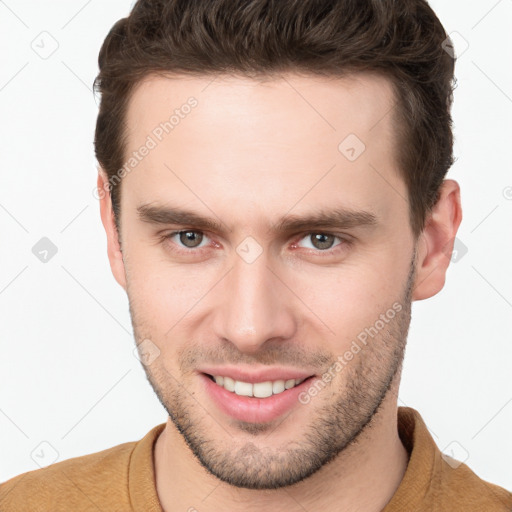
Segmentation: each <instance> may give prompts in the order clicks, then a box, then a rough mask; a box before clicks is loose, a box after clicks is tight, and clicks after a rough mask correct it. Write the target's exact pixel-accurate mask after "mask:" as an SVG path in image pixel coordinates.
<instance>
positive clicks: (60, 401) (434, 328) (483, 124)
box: [0, 0, 512, 489]
mask: <svg viewBox="0 0 512 512" xmlns="http://www.w3.org/2000/svg"><path fill="white" fill-rule="evenodd" d="M131 3H132V2H130V1H128V0H109V1H108V2H106V1H100V0H90V1H88V2H86V1H85V0H60V1H58V0H51V1H45V2H40V1H35V0H6V1H5V2H3V1H0V38H1V48H2V49H1V55H2V58H1V66H0V108H1V124H0V140H1V148H2V151H1V172H0V177H1V181H0V234H1V242H0V243H1V251H0V315H1V317H0V320H1V323H0V354H1V355H0V482H1V481H5V480H7V479H9V478H11V477H13V476H15V475H18V474H20V473H23V472H26V471H29V470H33V469H37V468H38V467H39V466H38V465H37V463H36V462H35V460H37V457H35V456H34V453H43V452H44V453H45V455H44V457H43V459H42V460H41V459H39V461H40V464H42V465H44V464H46V463H51V462H53V460H54V458H53V457H52V456H53V455H54V452H53V451H52V448H50V447H49V446H48V445H47V444H43V445H42V446H40V443H42V442H45V443H49V444H50V445H51V446H52V447H53V449H55V450H56V451H57V452H58V455H55V457H58V458H57V460H58V461H59V460H64V459H67V458H70V457H75V456H80V455H84V454H88V453H93V452H96V451H99V450H103V449H105V448H109V447H111V446H115V445H117V444H120V443H123V442H127V441H133V440H138V439H140V438H142V437H143V436H144V435H145V434H146V433H147V432H148V431H149V430H150V429H151V428H152V427H153V426H155V425H157V424H159V423H163V422H164V421H165V420H166V413H165V411H164V409H163V408H162V406H161V405H160V403H159V402H158V400H157V398H156V396H155V395H154V393H153V391H152V389H151V387H150V385H149V384H148V383H147V381H146V378H145V374H144V371H143V369H142V367H141V364H140V362H139V361H138V360H137V359H136V358H135V356H134V354H133V350H134V346H135V344H134V341H133V336H132V330H131V323H130V318H129V313H128V301H127V298H126V296H125V294H124V291H123V290H122V289H121V288H120V287H119V286H118V285H117V283H116V282H115V281H114V279H113V277H112V275H111V273H110V268H109V266H108V260H107V254H106V239H105V234H104V231H103V227H102V225H101V222H100V217H99V208H98V202H97V200H96V199H95V198H94V197H93V195H92V190H93V188H94V186H95V180H96V162H95V159H94V153H93V134H94V127H95V120H96V115H97V103H96V100H95V99H94V97H93V94H92V91H91V86H92V83H93V80H94V77H95V76H96V73H97V55H98V51H99V48H100V45H101V43H102V41H103V39H104V37H105V36H106V34H107V32H108V30H109V29H110V27H111V26H112V24H113V23H114V22H115V21H116V20H117V19H119V18H120V17H123V16H125V15H127V14H128V12H129V9H130V5H131ZM430 3H431V5H432V7H433V9H434V10H435V11H436V13H437V14H438V16H439V18H440V19H441V21H442V23H443V25H444V26H445V28H446V30H447V32H448V33H452V32H453V31H456V32H458V33H459V34H460V36H455V37H454V41H455V46H456V49H457V52H458V53H459V54H460V53H462V50H464V49H465V44H469V47H468V49H467V50H466V51H465V52H464V53H462V54H461V55H460V57H459V60H458V63H457V66H456V76H457V78H458V87H457V89H456V91H455V105H454V111H453V115H454V122H455V136H456V145H455V155H456V157H457V162H456V163H455V165H454V166H453V168H452V169H451V171H450V172H449V174H448V177H450V178H453V179H456V180H458V182H459V183H460V185H461V189H462V204H463V209H464V220H463V222H462V225H461V228H460V231H459V235H458V238H459V239H460V242H461V243H463V244H464V246H466V247H467V250H468V251H467V253H466V254H464V255H463V256H462V257H459V259H458V261H457V262H456V263H453V264H452V265H451V267H450V269H449V272H448V278H447V284H446V286H445V288H444V290H443V291H442V292H441V293H440V294H439V295H437V296H436V297H434V298H432V299H430V300H428V301H423V302H420V303H415V304H414V306H413V321H412V325H411V330H410V336H409V343H408V349H407V354H406V359H405V368H404V374H403V379H402V386H401V391H400V401H399V404H400V405H408V406H411V407H414V408H416V409H417V410H419V411H420V413H421V414H422V416H423V418H424V420H425V422H426V423H427V425H428V427H429V429H430V430H431V432H432V434H433V436H434V439H435V440H436V442H437V443H438V445H439V447H440V448H441V449H445V448H446V451H448V452H451V450H450V448H447V447H448V445H450V443H452V444H451V447H452V448H453V447H454V448H455V449H454V451H453V455H454V456H455V457H456V458H460V459H465V458H466V457H468V458H467V460H466V463H467V464H468V465H469V466H470V467H471V468H472V469H473V470H474V471H475V472H476V473H477V474H478V475H479V476H480V477H482V478H484V479H485V480H488V481H491V482H494V483H496V484H498V485H501V486H503V487H506V488H508V489H512V464H511V461H512V437H511V432H512V384H511V356H512V335H511V328H512V269H511V265H510V262H511V261H512V236H511V233H512V200H511V199H512V188H511V187H512V172H511V164H510V152H509V151H510V145H511V143H512V123H511V119H512V66H511V65H510V63H511V55H512V52H511V50H512V35H511V30H510V26H511V23H512V0H501V1H499V2H497V1H496V0H479V1H478V2H468V1H467V0H450V2H446V1H444V0H436V1H432V2H430ZM44 31H45V32H47V33H45V34H43V35H40V34H41V32H44ZM48 34H51V35H48ZM42 38H45V39H44V47H45V49H46V51H48V50H49V49H52V44H53V45H55V46H56V44H57V43H58V48H57V49H56V51H55V53H53V54H52V55H51V56H49V57H48V58H47V59H43V58H41V57H40V56H39V55H38V54H37V53H36V52H35V51H34V49H33V47H35V48H37V45H40V47H41V46H42V43H41V40H42ZM52 38H53V39H54V40H55V41H56V43H55V42H53V39H52ZM462 38H464V39H462ZM464 40H466V41H467V43H464ZM33 41H34V42H33ZM39 51H40V52H41V51H43V50H42V49H39ZM42 237H48V238H49V239H50V240H51V241H52V242H53V243H54V244H55V245H56V246H57V248H58V252H57V254H56V255H55V256H54V257H53V258H52V259H51V260H50V261H49V262H48V263H42V262H41V261H39V260H38V259H37V258H36V257H35V256H34V254H33V253H32V247H33V246H34V245H35V244H36V243H37V242H38V241H39V240H40V239H41V238H42ZM460 254H462V253H459V256H460ZM454 441H455V442H456V443H455V444H454V443H453V442H454ZM31 456H32V457H34V459H33V458H32V457H31Z"/></svg>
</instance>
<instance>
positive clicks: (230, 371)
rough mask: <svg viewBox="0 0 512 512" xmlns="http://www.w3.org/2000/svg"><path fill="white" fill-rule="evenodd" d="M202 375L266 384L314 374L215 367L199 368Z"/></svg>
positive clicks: (279, 368) (265, 369)
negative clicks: (270, 381)
mask: <svg viewBox="0 0 512 512" xmlns="http://www.w3.org/2000/svg"><path fill="white" fill-rule="evenodd" d="M199 371H200V372H202V373H207V374H209V375H213V376H215V375H222V376H223V377H231V378H232V379H233V380H238V381H241V382H248V383H251V384H254V383H255V382H266V381H269V380H272V381H274V380H290V379H305V378H307V377H311V376H312V375H313V374H314V373H313V372H308V371H304V370H297V369H294V368H285V367H273V368H268V367H267V368H260V369H254V367H253V368H243V367H240V366H236V367H235V366H217V367H213V366H210V367H206V366H205V367H202V368H199Z"/></svg>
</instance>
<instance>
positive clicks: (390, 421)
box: [0, 0, 512, 512]
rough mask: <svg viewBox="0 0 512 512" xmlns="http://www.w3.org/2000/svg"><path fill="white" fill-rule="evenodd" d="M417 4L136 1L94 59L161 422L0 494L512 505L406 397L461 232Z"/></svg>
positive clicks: (5, 504)
mask: <svg viewBox="0 0 512 512" xmlns="http://www.w3.org/2000/svg"><path fill="white" fill-rule="evenodd" d="M446 40H447V35H446V33H445V31H444V29H443V27H442V26H441V24H440V22H439V20H438V19H437V17H436V16H435V14H434V13H433V12H432V10H431V9H430V8H429V6H428V4H427V3H426V1H424V0H401V1H391V0H365V1H361V0H357V2H356V0H337V1H336V0H333V1H330V2H326V1H325V0H324V1H322V2H314V1H306V0H301V1H300V2H299V1H292V0H281V1H279V2H275V1H269V0H245V1H241V0H229V1H228V0H196V1H194V2H190V1H189V0H139V1H138V2H137V3H136V4H135V6H134V8H133V10H132V12H131V14H130V16H129V17H128V18H127V19H122V20H120V21H119V22H118V23H116V25H115V26H114V27H113V28H112V30H111V32H110V33H109V35H108V36H107V39H106V40H105V42H104V45H103V47H102V49H101V52H100V57H99V64H100V73H99V76H98V79H97V86H98V89H99V92H100V93H101V106H100V112H99V116H98V122H97V129H96V139H95V144H96V155H97V158H98V161H99V163H100V172H99V176H98V194H99V198H100V206H101V218H102V221H103V225H104V227H105V230H106V234H107V240H108V256H109V260H110V264H111V268H112V272H113V274H114V277H115V279H116V280H117V281H118V283H119V284H120V285H121V286H122V287H123V288H124V289H125V290H126V292H127V295H128V298H129V302H130V313H131V317H132V323H133V328H134V333H135V337H136V342H137V346H138V348H139V353H140V357H141V361H142V363H143V366H144V369H145V371H146V374H147V377H148V380H149V382H150V383H151V385H152V387H153V389H154V390H155V392H156V394H157V396H158V398H159V400H160V401H161V403H162V405H163V406H164V408H165V409H166V411H167V413H168V415H169V418H168V420H167V422H166V423H164V424H162V425H158V426H157V427H155V428H153V429H152V430H151V431H150V432H149V433H148V434H147V435H146V436H145V437H144V438H143V439H142V440H141V441H139V442H133V443H125V444H122V445H119V446H117V447H113V448H110V449H108V450H104V451H102V452H99V453H96V454H91V455H86V456H83V457H78V458H75V459H70V460H67V461H63V462H59V463H57V464H54V465H53V466H49V467H47V468H44V469H41V470H37V471H34V472H30V473H26V474H24V475H20V476H18V477H15V478H13V479H11V480H9V481H8V482H6V483H4V484H3V485H2V487H1V488H0V489H1V490H0V505H2V506H1V507H0V508H1V510H2V511H11V510H41V511H42V510H45V511H46V510H48V511H50V510H51V511H56V510H73V511H81V510H105V511H107V510H108V511H110V510H112V511H114V510H115V511H128V510H136V511H145V512H157V511H162V510H163V511H166V512H174V511H186V510H187V511H195V510H198V511H201V512H213V511H219V510H227V511H250V510H269V511H284V510H286V511H295V510H297V511H299V510H301V511H303V510H308V511H311V512H313V511H320V510H322V511H342V510H343V511H355V510H358V511H367V512H373V511H375V512H376V511H382V510H383V511H385V512H394V511H399V510H400V511H402V510H403V511H413V510H414V511H430V510H440V511H445V510H446V511H447V510H449V511H459V510H460V511H465V512H467V511H483V510H485V511H510V510H512V494H511V493H509V492H508V491H506V490H505V489H502V488H500V487H498V486H496V485H493V484H491V483H488V482H485V481H483V480H481V479H480V478H479V477H478V476H477V475H475V474H474V473H473V472H472V471H471V470H470V469H469V468H468V467H467V466H466V465H465V464H459V463H457V462H456V461H454V460H453V459H449V458H448V457H445V456H442V455H441V452H440V451H439V449H438V448H437V446H436V445H435V443H434V441H433V439H432V437H431V436H430V434H429V432H428V430H427V428H426V426H425V423H424V422H423V420H422V418H421V416H420V415H419V413H418V412H417V411H415V410H413V409H411V408H404V407H400V408H398V407H397V393H398V388H399V382H400V374H401V368H402V360H403V355H404V350H405V345H406V338H407V332H408V327H409V323H410V317H411V302H412V301H413V300H423V299H426V298H429V297H432V296H434V295H435V294H437V293H438V292H439V291H440V290H441V289H442V287H443V285H444V281H445V275H446V270H447V267H448V265H449V261H450V254H451V252H452V249H453V241H454V237H455V235H456V233H457V229H458V227H459V224H460V222H461V218H462V214H461V207H460V193H459V186H458V184H457V183H456V182H455V181H453V180H445V179H444V177H445V175H446V172H447V171H448V169H449V168H450V166H451V164H452V163H453V159H452V143H453V138H452V132H451V115H450V109H451V103H452V80H453V68H454V61H453V58H452V56H450V55H449V53H447V52H445V51H444V49H443V43H444V42H445V41H446Z"/></svg>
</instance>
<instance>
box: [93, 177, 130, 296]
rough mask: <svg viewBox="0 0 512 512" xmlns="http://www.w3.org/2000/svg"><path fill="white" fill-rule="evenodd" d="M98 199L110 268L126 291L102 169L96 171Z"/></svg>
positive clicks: (111, 209)
mask: <svg viewBox="0 0 512 512" xmlns="http://www.w3.org/2000/svg"><path fill="white" fill-rule="evenodd" d="M98 198H99V201H100V215H101V222H102V223H103V227H104V228H105V233H106V234H107V253H108V259H109V261H110V268H111V270H112V274H114V277H115V279H116V281H117V282H118V283H119V284H120V285H121V286H122V287H123V288H124V289H125V290H126V274H125V268H124V261H123V253H122V250H121V244H120V241H119V233H118V232H117V227H116V224H115V218H114V210H113V208H112V198H111V196H110V183H109V182H108V178H107V176H106V173H105V171H104V170H103V169H101V168H99V169H98Z"/></svg>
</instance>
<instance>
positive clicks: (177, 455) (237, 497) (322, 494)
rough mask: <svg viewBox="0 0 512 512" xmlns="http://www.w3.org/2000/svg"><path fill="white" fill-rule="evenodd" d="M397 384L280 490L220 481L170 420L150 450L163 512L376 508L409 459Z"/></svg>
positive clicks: (385, 499) (386, 497)
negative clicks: (351, 438) (318, 464)
mask: <svg viewBox="0 0 512 512" xmlns="http://www.w3.org/2000/svg"><path fill="white" fill-rule="evenodd" d="M395 387H396V386H393V387H392V388H391V389H390V390H389V392H388V394H387V396H386V399H385V400H384V402H383V403H382V404H381V407H380V408H379V410H378V412H377V413H376V414H375V415H374V417H373V419H372V421H371V423H370V424H369V425H368V426H367V427H368V428H365V429H364V431H363V432H361V434H360V435H359V437H358V438H357V440H356V441H355V442H354V443H352V444H351V445H349V446H348V447H347V448H346V449H345V450H343V451H342V452H341V453H340V454H339V455H338V456H337V457H336V458H335V459H334V460H333V461H331V462H330V463H329V464H327V465H325V466H323V467H322V468H321V469H320V470H319V471H317V472H316V473H315V474H314V475H312V476H311V477H309V478H307V479H305V480H303V481H302V482H299V483H297V484H295V485H292V486H289V487H286V488H281V489H272V490H263V491H261V490H252V489H240V488H236V487H233V486H230V485H228V484H226V483H224V482H222V481H220V480H219V479H217V478H216V477H214V476H213V475H211V474H210V473H208V472H207V471H206V470H205V469H204V468H203V467H202V466H201V465H200V463H199V461H197V459H196V458H195V457H194V455H193V454H192V453H191V451H190V449H189V448H188V446H187V445H186V443H185V441H184V440H183V438H182V436H181V434H180V433H179V432H178V431H177V430H176V428H175V427H174V424H173V423H172V421H171V420H170V418H169V419H168V422H167V425H166V427H165V429H164V430H163V431H162V433H161V434H160V436H159V438H158V440H157V442H156V444H155V452H154V459H155V472H156V485H157V493H158V497H159V499H160V503H161V506H162V508H163V510H164V511H165V512H174V511H178V510H190V511H193V510H200V511H201V512H216V511H218V510H233V511H236V512H252V511H259V510H262V509H263V510H265V509H267V510H273V511H276V512H281V511H282V512H284V511H286V512H295V511H297V512H299V511H301V512H303V511H304V510H308V511H309V512H317V511H322V512H326V511H327V512H330V511H333V512H334V511H337V512H339V511H346V512H351V511H356V510H357V511H359V512H380V511H381V510H382V509H383V508H384V507H385V505H386V504H387V503H388V502H389V500H390V499H391V497H392V496H393V494H394V493H395V491H396V489H397V488H398V486H399V484H400V482H401V480H402V478H403V475H404V473H405V470H406V468H407V462H408V454H407V452H406V450H405V448H404V446H403V445H402V442H401V441H400V438H399V436H398V429H397V404H396V391H397V390H396V389H395Z"/></svg>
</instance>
